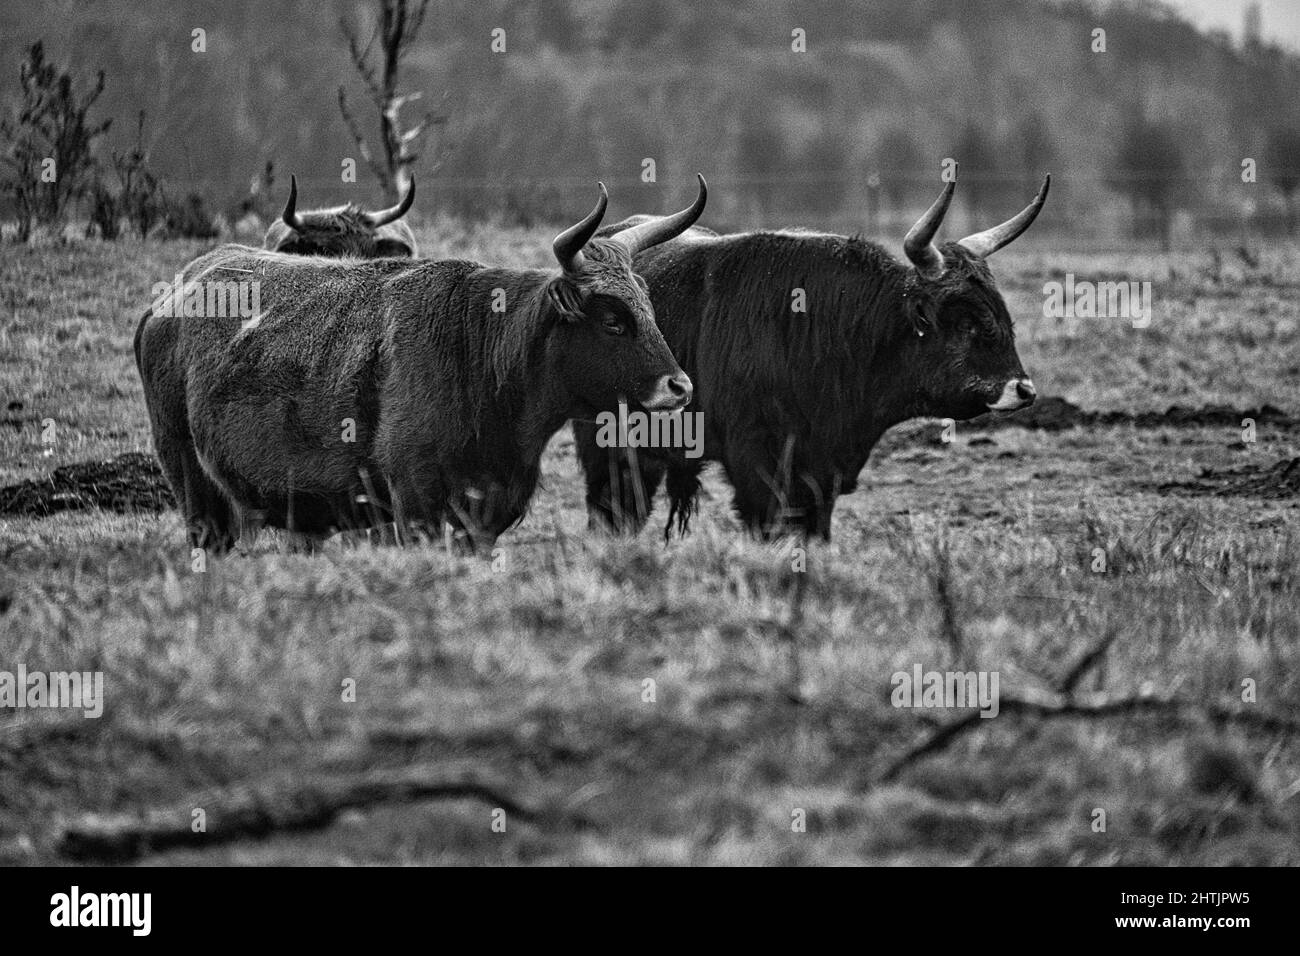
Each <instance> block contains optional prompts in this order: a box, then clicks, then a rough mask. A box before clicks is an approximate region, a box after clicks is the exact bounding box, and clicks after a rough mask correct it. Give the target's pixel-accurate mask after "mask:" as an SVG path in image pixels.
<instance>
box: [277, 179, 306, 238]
mask: <svg viewBox="0 0 1300 956" xmlns="http://www.w3.org/2000/svg"><path fill="white" fill-rule="evenodd" d="M280 218H281V219H283V220H284V224H285V225H286V226H288V227H289V228H290V229H301V228H302V216H300V215H298V177H297V176H290V177H289V201H288V202H287V203H285V204H284V212H282V213H281V214H280Z"/></svg>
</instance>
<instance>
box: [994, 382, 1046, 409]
mask: <svg viewBox="0 0 1300 956" xmlns="http://www.w3.org/2000/svg"><path fill="white" fill-rule="evenodd" d="M1037 397H1038V389H1036V388H1034V383H1033V381H1032V380H1031V379H1027V378H1013V379H1010V380H1009V381H1008V382H1007V383H1006V384H1005V385H1003V386H1002V394H1001V395H999V396H998V400H997V401H996V402H990V403H989V410H990V411H994V412H1014V411H1016V410H1017V409H1020V408H1028V407H1029V406H1030V405H1032V404H1034V399H1035V398H1037Z"/></svg>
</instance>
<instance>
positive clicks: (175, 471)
mask: <svg viewBox="0 0 1300 956" xmlns="http://www.w3.org/2000/svg"><path fill="white" fill-rule="evenodd" d="M154 450H155V451H156V452H157V454H158V461H159V463H160V464H161V465H162V469H163V474H165V475H166V476H167V480H168V482H170V483H171V486H172V491H173V492H174V493H175V495H176V501H177V504H178V505H179V507H180V510H181V514H182V515H183V516H184V518H185V527H186V529H187V533H188V537H189V545H190V547H191V548H203V549H205V550H207V551H210V552H212V553H213V554H225V553H226V552H227V551H229V550H230V549H231V548H232V547H234V544H235V538H236V522H235V515H234V511H233V509H232V508H231V505H230V502H229V501H228V500H227V499H226V496H225V495H224V494H223V493H222V491H221V489H219V488H218V487H217V486H216V484H215V483H214V482H213V481H212V479H211V478H209V477H208V475H207V473H206V472H205V471H204V470H203V466H202V465H201V464H199V459H198V455H196V454H195V452H194V446H193V442H192V439H191V438H190V434H189V429H188V428H185V429H178V428H161V429H160V428H158V427H157V425H155V429H154Z"/></svg>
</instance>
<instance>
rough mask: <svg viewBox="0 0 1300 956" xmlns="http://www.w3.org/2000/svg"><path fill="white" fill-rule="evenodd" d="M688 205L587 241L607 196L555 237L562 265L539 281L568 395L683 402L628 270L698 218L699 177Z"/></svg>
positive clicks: (687, 386) (640, 282) (686, 397)
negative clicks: (556, 273) (551, 318)
mask: <svg viewBox="0 0 1300 956" xmlns="http://www.w3.org/2000/svg"><path fill="white" fill-rule="evenodd" d="M699 181H700V185H699V194H698V195H697V196H696V197H695V202H694V203H692V204H691V206H690V208H688V209H683V210H682V211H681V212H678V213H674V214H673V215H671V216H659V217H655V218H652V219H649V220H647V221H644V222H639V223H637V224H636V225H633V226H630V227H629V228H627V229H624V230H622V231H621V232H617V233H614V234H613V235H610V236H606V237H603V238H593V237H594V236H595V234H596V230H597V229H599V228H600V221H601V219H602V218H604V215H605V207H606V205H607V204H608V203H609V196H608V194H607V193H606V192H605V186H604V184H603V183H602V184H600V199H599V201H598V202H597V203H596V208H595V209H593V210H592V211H591V213H590V215H588V216H587V217H586V218H585V219H583V220H582V221H581V222H579V223H577V224H576V225H574V226H571V227H570V228H568V229H566V230H565V231H564V232H562V233H560V234H559V235H558V236H556V237H555V242H554V244H553V246H552V248H553V249H554V251H555V258H556V259H557V260H558V261H559V263H560V268H561V270H563V271H562V272H561V274H560V275H559V276H557V277H555V278H554V279H552V280H551V281H550V282H549V283H547V286H546V296H547V300H548V304H549V306H550V308H552V309H553V310H554V311H555V313H556V314H557V315H558V317H559V318H560V320H561V321H559V322H557V323H556V326H555V327H556V339H555V341H554V343H553V344H554V347H555V348H557V349H558V350H559V356H560V357H559V362H560V366H561V369H562V372H561V376H562V378H563V379H564V381H565V383H566V385H567V386H568V388H569V391H570V393H571V394H573V395H575V396H577V397H578V398H579V399H580V400H581V401H583V402H585V403H588V404H590V405H591V406H592V407H595V408H607V407H610V406H611V405H613V404H614V403H615V402H616V401H618V400H619V399H620V398H625V399H627V400H630V401H632V402H636V403H638V404H640V405H642V406H643V407H644V408H646V409H649V410H652V411H672V410H675V409H678V408H682V407H684V406H685V405H687V404H689V403H690V400H691V393H692V386H691V380H690V378H688V377H687V375H686V373H685V372H683V371H682V370H681V367H680V366H679V365H678V364H677V360H676V359H674V358H673V355H672V352H670V351H669V349H668V344H667V343H666V342H665V341H664V337H663V335H662V334H661V333H660V331H659V326H658V325H656V324H655V317H654V310H653V308H652V307H651V305H650V297H649V295H648V294H647V291H646V284H645V280H644V279H642V278H641V277H640V276H639V275H637V274H636V273H634V272H633V271H632V259H633V257H634V256H635V255H636V254H637V253H638V252H640V251H641V250H642V249H648V248H650V247H651V246H654V245H658V244H659V243H661V242H667V241H668V240H670V239H673V238H676V237H677V236H679V235H681V234H682V233H683V232H685V231H686V230H687V229H689V228H690V227H691V225H692V224H693V223H694V222H695V220H697V219H698V218H699V217H700V213H702V212H703V211H704V203H705V201H706V199H707V198H708V187H707V185H706V184H705V182H704V177H703V176H700V177H699Z"/></svg>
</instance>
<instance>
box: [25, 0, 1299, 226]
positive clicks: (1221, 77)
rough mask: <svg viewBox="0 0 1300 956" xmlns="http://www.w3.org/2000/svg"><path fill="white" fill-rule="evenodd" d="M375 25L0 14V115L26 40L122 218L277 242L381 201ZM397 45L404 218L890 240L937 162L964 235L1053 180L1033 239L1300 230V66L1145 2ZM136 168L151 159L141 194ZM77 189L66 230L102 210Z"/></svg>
mask: <svg viewBox="0 0 1300 956" xmlns="http://www.w3.org/2000/svg"><path fill="white" fill-rule="evenodd" d="M55 21H57V22H58V23H59V24H60V30H59V32H58V35H57V36H55V35H53V34H52V33H51V31H50V28H49V24H50V23H51V22H55ZM380 25H381V24H380V16H379V14H378V13H377V5H376V2H375V0H341V2H337V3H335V4H334V5H332V6H331V5H329V4H322V3H319V2H317V0H284V2H277V3H275V4H264V3H257V2H254V0H221V2H215V0H213V2H197V0H196V2H189V3H176V2H170V0H168V2H164V0H143V2H141V0H129V2H128V0H98V2H95V3H85V2H79V0H62V2H60V0H46V2H40V3H36V4H31V5H18V4H11V5H6V7H5V8H4V10H3V12H0V28H2V29H0V54H2V55H0V64H4V65H5V67H4V68H3V73H0V105H3V108H4V109H5V110H6V111H7V112H6V113H5V115H7V116H12V115H13V112H12V111H13V110H14V109H15V108H16V107H15V104H18V103H19V102H20V101H21V98H22V93H21V89H20V86H19V70H18V69H17V68H16V67H12V66H11V65H13V64H18V63H20V62H22V61H23V59H24V56H25V53H26V51H27V50H28V48H29V47H30V45H31V43H32V42H33V41H35V40H38V39H40V38H42V37H45V40H46V49H47V51H48V53H49V55H50V56H52V57H57V59H58V60H59V62H62V63H66V64H71V65H72V66H71V69H72V72H73V73H74V74H75V75H76V76H78V77H79V82H80V83H81V84H83V85H84V86H85V88H86V89H93V88H94V87H95V85H96V84H95V79H94V77H95V76H96V74H97V72H98V71H100V70H102V71H104V73H105V75H106V77H107V82H106V85H105V87H104V89H103V91H102V93H101V94H100V95H98V96H97V98H96V99H95V101H94V103H93V109H92V110H91V115H90V117H89V118H88V120H87V122H88V123H91V124H93V123H95V122H101V121H103V120H107V119H110V118H116V119H117V123H116V124H114V125H113V126H112V127H111V128H110V129H108V130H106V131H104V132H103V133H102V137H101V146H100V148H99V151H100V152H101V153H105V155H107V156H108V158H107V159H101V160H100V165H101V167H104V168H106V169H109V170H113V171H114V176H115V177H116V179H115V180H114V181H113V183H112V184H111V185H112V186H113V188H112V189H111V190H110V192H112V193H113V194H117V193H118V192H122V191H123V190H124V189H125V187H124V186H123V185H122V184H123V183H124V182H125V181H126V178H128V177H129V176H131V175H135V176H136V177H137V179H138V177H139V176H140V175H141V174H142V173H146V172H147V174H148V175H150V176H155V177H157V180H158V182H160V183H164V184H168V186H169V188H170V189H171V191H172V192H174V193H175V194H176V197H177V199H176V200H174V204H175V203H180V204H181V205H184V204H185V203H187V202H189V203H191V204H194V205H196V206H197V207H203V206H207V207H208V208H210V209H212V210H216V211H220V212H222V213H223V214H224V215H225V218H226V219H227V220H232V221H233V220H234V219H235V218H237V217H239V216H246V215H248V214H249V213H256V214H257V215H259V216H267V215H273V214H274V211H275V209H276V207H277V205H278V203H282V202H283V198H282V197H280V196H278V195H277V194H276V192H277V187H276V183H275V178H274V175H273V173H272V169H274V170H283V171H284V173H285V176H284V178H286V179H287V173H288V172H290V171H292V172H295V173H296V174H297V175H298V179H299V182H300V184H302V187H303V201H304V202H306V203H308V204H312V205H315V204H325V203H331V202H341V201H345V200H353V201H357V202H361V203H365V204H373V203H374V202H375V201H378V200H380V199H382V198H383V195H382V194H383V193H388V194H390V195H391V193H392V190H393V184H392V183H384V182H382V181H381V177H379V176H378V175H376V173H375V171H374V170H373V169H372V168H370V166H369V165H368V164H367V163H365V162H363V161H362V157H361V156H359V155H358V144H357V139H356V137H355V131H354V130H350V129H349V125H348V123H346V122H345V121H344V118H343V117H342V116H341V115H340V112H339V99H340V87H343V88H344V91H345V93H346V94H348V95H349V96H350V97H351V98H350V99H349V100H348V102H354V101H355V102H364V99H365V97H366V94H367V85H366V83H365V81H364V80H363V79H362V78H360V77H359V76H358V73H357V70H356V69H355V65H354V61H355V56H353V55H351V54H350V51H349V44H348V37H349V36H353V37H355V38H356V42H357V44H358V46H360V47H364V46H365V45H366V44H367V42H368V41H369V40H370V38H371V37H373V36H375V35H377V34H378V35H381V36H382V31H381V30H380V29H379V28H380ZM1099 28H1100V29H1103V30H1105V52H1100V51H1095V46H1096V43H1095V36H1094V30H1096V29H1099ZM199 29H201V30H203V31H204V34H205V37H206V49H205V50H204V52H195V51H194V50H193V48H192V47H193V43H192V37H193V31H195V30H199ZM796 29H798V30H800V31H803V33H802V36H803V37H804V44H805V45H806V48H800V43H799V40H798V37H796V36H795V35H794V33H793V32H792V31H795V30H796ZM406 42H407V46H406V47H405V52H404V60H403V63H402V67H401V77H400V81H401V86H402V88H403V89H404V90H406V91H412V92H418V93H420V94H422V98H421V104H420V109H421V110H428V111H431V112H432V113H436V114H437V125H436V128H434V129H433V130H432V132H431V133H429V131H428V130H425V131H424V132H425V133H428V134H429V135H428V139H427V141H425V142H424V144H423V148H422V150H421V153H420V155H419V160H418V162H417V163H414V164H412V166H411V171H412V172H413V173H414V174H415V176H416V178H417V179H419V181H420V192H419V200H418V205H417V209H418V210H419V211H420V213H422V214H424V215H429V214H431V213H434V212H446V213H451V214H456V215H461V216H468V217H502V218H506V219H509V220H511V221H516V222H521V223H524V224H532V223H542V222H545V223H554V222H561V221H565V220H568V219H571V218H572V217H573V215H574V214H575V212H574V211H575V210H578V211H579V212H580V211H581V210H582V209H583V208H584V205H585V204H586V203H587V202H588V201H589V199H590V194H591V188H592V183H593V182H594V181H595V180H596V179H598V178H599V179H604V180H605V181H606V182H607V183H609V185H610V188H611V194H612V198H613V201H614V204H615V208H616V214H628V213H632V212H639V211H656V210H665V209H668V208H675V207H676V206H679V205H681V204H683V203H684V202H686V201H687V200H688V199H689V197H690V194H691V191H692V189H693V185H692V183H693V177H692V173H693V172H694V171H695V170H696V169H698V170H700V171H702V172H703V173H704V174H705V175H706V176H707V177H709V180H710V183H711V185H712V186H713V189H712V197H713V198H712V199H711V201H710V210H709V213H708V216H709V220H710V222H711V223H712V224H714V225H716V226H721V227H724V228H725V227H730V226H745V225H755V224H759V223H767V224H779V223H804V224H808V225H818V226H823V227H830V228H840V229H845V230H849V231H866V232H884V231H889V232H893V231H895V230H897V229H898V228H904V227H905V225H906V224H907V222H908V221H910V220H911V219H912V218H913V217H914V216H915V214H916V212H917V211H918V210H919V209H920V208H921V207H922V206H924V205H925V204H927V203H928V202H929V201H930V200H931V199H932V198H933V196H934V194H935V192H936V190H937V189H938V187H939V173H940V164H941V162H942V161H943V160H944V159H945V158H949V157H951V158H954V159H956V160H957V161H958V162H959V164H960V166H959V170H960V171H959V182H960V183H961V186H960V188H959V192H958V195H959V197H960V204H959V206H958V207H957V208H956V211H955V212H954V214H953V218H954V219H955V220H956V222H955V224H954V229H960V228H965V227H966V226H975V227H979V228H982V227H984V226H987V225H988V224H989V223H990V222H991V221H994V220H998V219H1001V218H1005V216H1006V215H1008V214H1009V213H1010V212H1011V211H1014V210H1016V209H1019V208H1020V207H1021V206H1023V204H1024V203H1025V202H1026V201H1027V199H1028V198H1029V196H1030V195H1032V193H1033V191H1034V190H1035V189H1036V188H1037V186H1038V183H1039V182H1040V181H1041V178H1042V175H1043V173H1045V172H1049V171H1050V172H1052V173H1054V174H1055V183H1056V187H1057V188H1056V190H1055V192H1054V195H1053V209H1054V212H1055V213H1056V214H1055V215H1054V216H1052V217H1049V219H1047V220H1045V225H1048V228H1050V222H1051V220H1052V219H1055V220H1056V221H1057V222H1059V223H1060V224H1061V225H1062V228H1064V227H1067V226H1068V229H1069V231H1070V232H1071V234H1072V235H1075V236H1078V237H1080V238H1081V239H1088V238H1091V239H1093V240H1095V241H1106V240H1107V239H1115V238H1119V237H1122V236H1127V235H1129V234H1138V235H1149V236H1151V237H1153V238H1158V239H1159V238H1163V239H1165V240H1166V241H1168V240H1169V238H1170V237H1171V235H1172V234H1173V233H1174V232H1175V231H1176V229H1177V228H1179V224H1180V223H1181V227H1182V228H1184V229H1186V228H1197V229H1205V230H1224V231H1230V230H1237V229H1243V228H1251V229H1257V230H1272V231H1282V230H1286V229H1294V228H1295V225H1296V214H1295V209H1294V207H1295V199H1296V193H1297V190H1298V189H1300V154H1298V153H1297V151H1296V150H1295V149H1294V143H1295V139H1296V137H1295V135H1294V133H1293V131H1294V130H1296V129H1300V122H1297V119H1300V117H1298V116H1297V113H1298V112H1300V58H1298V57H1296V56H1295V55H1292V54H1290V53H1287V52H1284V51H1282V50H1280V49H1277V48H1273V47H1269V46H1267V45H1261V44H1259V43H1249V44H1241V45H1239V44H1235V43H1233V42H1232V40H1231V39H1230V38H1228V37H1226V36H1223V35H1206V34H1202V33H1199V32H1197V31H1196V30H1195V29H1194V28H1193V27H1192V26H1191V25H1189V24H1188V23H1186V22H1185V21H1183V20H1181V19H1179V17H1178V16H1176V15H1175V14H1174V13H1173V11H1172V10H1170V9H1169V8H1167V7H1165V6H1163V5H1161V4H1159V3H1155V2H1150V0H1121V2H1113V3H1105V4H1100V3H1093V2H1089V0H962V2H946V0H821V2H818V3H816V4H807V3H802V2H796V0H711V2H710V3H708V4H701V3H685V2H680V0H540V2H536V3H527V4H519V3H509V2H507V0H433V2H432V3H431V5H430V6H429V8H428V11H427V17H426V18H425V20H424V23H423V27H422V29H421V31H420V32H419V35H418V36H416V37H415V38H414V39H409V40H407V41H406ZM141 112H144V113H145V114H147V117H148V122H147V125H146V124H144V123H143V122H140V121H139V119H138V118H139V117H140V114H141ZM373 113H374V111H373V109H371V110H370V115H367V114H366V113H361V114H360V115H359V116H358V123H359V124H360V125H362V126H366V124H370V125H369V126H368V127H367V129H365V130H363V132H364V133H365V135H371V136H373V135H374V134H373V132H372V131H373V130H375V129H377V128H378V126H377V122H376V119H375V116H374V115H373ZM133 121H134V122H133ZM389 135H390V134H389V133H388V132H387V131H385V132H384V133H383V134H382V136H381V137H376V141H379V142H385V141H387V140H385V139H384V137H389ZM0 148H6V149H9V150H10V155H11V154H12V144H9V145H6V144H5V143H3V142H0ZM106 151H107V152H106ZM114 151H116V152H114ZM132 155H137V156H140V157H146V156H147V159H148V161H147V163H145V164H143V166H142V167H141V168H139V169H137V170H136V171H135V173H134V174H132V173H131V172H130V157H131V156H132ZM119 157H120V159H119ZM647 158H649V159H653V160H654V177H655V181H654V182H651V183H647V182H645V181H644V179H643V174H644V170H645V168H646V167H645V165H644V160H646V159H647ZM349 159H351V160H352V161H353V163H354V165H355V167H356V170H357V173H356V182H346V181H345V180H344V176H343V170H344V168H345V165H346V161H347V160H349ZM1247 159H1253V160H1254V161H1255V163H1256V165H1257V168H1258V172H1257V176H1256V179H1257V181H1255V182H1249V181H1246V178H1245V176H1244V174H1243V161H1244V160H1247ZM119 167H121V168H122V170H125V171H118V169H119ZM144 167H147V168H144ZM137 188H138V187H137ZM280 189H281V190H282V186H281V187H280ZM88 190H89V191H88V192H87V194H86V196H84V197H80V196H78V197H73V198H72V199H71V200H70V201H71V202H73V203H89V204H92V205H93V202H94V201H95V200H94V193H93V189H90V187H88ZM7 202H8V210H7V212H6V213H5V216H6V218H9V219H11V220H12V219H13V217H14V215H15V204H16V202H17V200H16V198H15V196H14V195H13V194H12V193H10V194H9V195H8V197H7ZM82 211H83V215H89V214H90V211H91V210H90V209H83V210H82ZM201 211H202V210H201V209H198V210H197V211H196V215H197V214H199V213H200V212H201Z"/></svg>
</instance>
